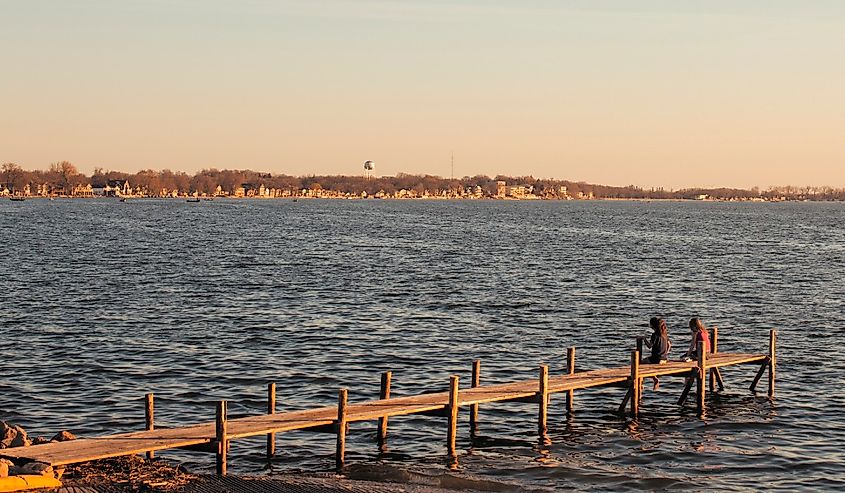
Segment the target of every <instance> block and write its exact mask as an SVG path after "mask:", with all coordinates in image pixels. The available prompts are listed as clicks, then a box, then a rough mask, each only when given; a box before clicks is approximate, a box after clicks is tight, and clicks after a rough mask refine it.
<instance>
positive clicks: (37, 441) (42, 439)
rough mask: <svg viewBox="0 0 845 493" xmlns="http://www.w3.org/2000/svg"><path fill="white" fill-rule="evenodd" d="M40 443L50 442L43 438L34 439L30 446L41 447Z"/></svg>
mask: <svg viewBox="0 0 845 493" xmlns="http://www.w3.org/2000/svg"><path fill="white" fill-rule="evenodd" d="M42 443H50V440H47V439H46V438H44V437H35V438H34V439H33V440H32V444H33V445H41V444H42Z"/></svg>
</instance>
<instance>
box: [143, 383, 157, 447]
mask: <svg viewBox="0 0 845 493" xmlns="http://www.w3.org/2000/svg"><path fill="white" fill-rule="evenodd" d="M144 427H145V428H146V430H147V431H153V430H154V429H155V396H153V394H152V393H150V394H147V395H145V396H144ZM154 457H155V452H153V451H152V450H150V451H149V452H147V459H149V460H152V459H153V458H154Z"/></svg>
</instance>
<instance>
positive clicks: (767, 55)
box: [0, 0, 845, 188]
mask: <svg viewBox="0 0 845 493" xmlns="http://www.w3.org/2000/svg"><path fill="white" fill-rule="evenodd" d="M633 4H636V6H633ZM699 5H705V3H703V2H693V1H683V0H672V1H669V0H644V1H639V2H630V1H623V0H619V1H609V0H589V1H587V0H581V1H562V0H554V1H553V0H546V1H505V0H499V1H495V0H491V1H470V0H459V1H425V2H424V1H412V0H393V1H391V0H360V1H352V0H296V1H266V0H250V1H246V2H224V1H205V2H199V1H181V2H179V1H176V2H170V1H164V0H146V1H137V0H131V1H123V2H111V1H106V0H55V1H43V0H29V1H27V2H0V46H2V48H0V50H2V51H3V55H4V56H3V68H4V70H3V75H2V77H0V107H2V108H3V118H0V161H2V162H7V161H13V162H17V163H18V164H20V165H22V166H24V167H25V168H29V169H33V168H46V167H47V166H48V165H49V163H51V162H55V161H60V160H69V161H72V162H74V163H75V164H76V165H77V166H78V167H79V168H80V170H82V171H84V172H87V173H90V172H91V171H92V170H93V169H94V167H95V166H98V167H104V168H106V169H118V170H122V171H130V172H131V171H137V170H139V169H142V168H155V169H162V168H170V169H179V170H185V171H188V172H194V171H197V170H199V169H201V168H206V167H218V168H251V169H256V170H261V171H269V172H273V173H287V174H294V175H304V174H357V173H360V172H361V171H362V169H361V164H362V163H363V162H364V161H365V160H367V159H372V160H374V161H375V162H376V172H377V173H378V174H386V175H393V174H396V173H398V172H407V173H431V174H437V175H441V176H449V175H450V172H451V171H450V165H449V161H450V160H449V156H450V153H451V152H454V154H455V175H456V176H463V175H473V174H479V173H480V174H487V175H496V174H500V173H501V174H508V175H523V174H526V175H527V174H532V175H534V176H538V177H554V178H561V179H571V180H584V181H589V182H594V183H606V184H613V185H628V184H635V185H640V186H646V187H650V186H665V187H672V188H678V187H686V186H737V187H751V186H755V185H758V186H761V187H766V186H768V185H775V184H794V185H832V186H837V187H842V186H845V139H843V137H842V134H843V130H845V91H843V90H842V88H843V87H845V66H843V64H842V63H841V60H843V59H845V56H843V55H845V53H843V51H845V2H840V1H833V0H830V1H825V0H808V1H804V2H794V1H789V0H768V1H762V0H759V1H739V0H736V1H712V2H706V7H702V6H699Z"/></svg>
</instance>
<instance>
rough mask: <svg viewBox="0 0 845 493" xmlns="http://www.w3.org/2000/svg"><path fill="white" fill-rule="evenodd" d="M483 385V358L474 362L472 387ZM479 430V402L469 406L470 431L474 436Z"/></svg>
mask: <svg viewBox="0 0 845 493" xmlns="http://www.w3.org/2000/svg"><path fill="white" fill-rule="evenodd" d="M480 385H481V360H475V361H473V362H472V382H470V387H472V388H476V387H478V386H480ZM477 432H478V404H472V405H471V406H469V433H470V435H472V436H475V434H476V433H477Z"/></svg>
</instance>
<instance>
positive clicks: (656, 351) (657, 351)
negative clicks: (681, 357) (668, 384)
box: [642, 317, 672, 390]
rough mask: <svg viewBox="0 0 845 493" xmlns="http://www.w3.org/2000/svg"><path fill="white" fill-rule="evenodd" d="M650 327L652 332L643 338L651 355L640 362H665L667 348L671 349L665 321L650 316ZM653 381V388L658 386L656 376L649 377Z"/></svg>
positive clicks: (667, 354)
mask: <svg viewBox="0 0 845 493" xmlns="http://www.w3.org/2000/svg"><path fill="white" fill-rule="evenodd" d="M648 325H649V326H650V327H651V330H652V334H651V337H650V338H649V339H648V340H643V342H644V343H645V345H646V347H648V348H650V349H651V356H648V357H647V358H643V360H642V363H645V364H660V363H666V362H667V361H668V360H669V350H670V349H672V341H670V340H669V329H667V328H666V321H664V320H663V319H662V318H657V317H651V320H649V321H648ZM651 380H652V381H653V382H654V387H653V389H654V390H657V389H658V388H659V387H660V380H659V379H658V378H657V377H651Z"/></svg>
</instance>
